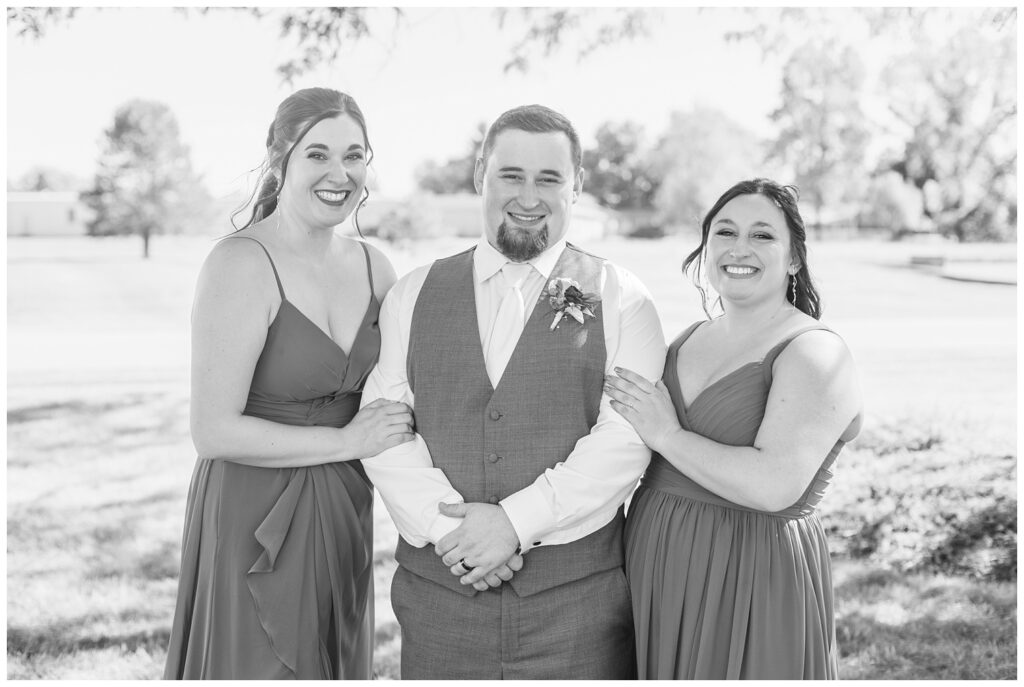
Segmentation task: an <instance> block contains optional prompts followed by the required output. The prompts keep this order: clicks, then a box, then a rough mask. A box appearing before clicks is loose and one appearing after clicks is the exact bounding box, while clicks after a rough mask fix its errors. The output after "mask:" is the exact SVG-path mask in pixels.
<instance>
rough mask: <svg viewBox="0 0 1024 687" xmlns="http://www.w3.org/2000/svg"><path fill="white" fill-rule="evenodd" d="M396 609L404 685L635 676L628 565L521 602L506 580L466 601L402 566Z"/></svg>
mask: <svg viewBox="0 0 1024 687" xmlns="http://www.w3.org/2000/svg"><path fill="white" fill-rule="evenodd" d="M391 604H392V607H393V608H394V610H395V616H396V617H397V618H398V622H399V625H401V628H402V679H403V680H410V679H413V680H416V679H430V680H468V679H475V680H501V679H505V680H534V679H547V680H571V679H588V680H602V679H610V680H628V679H633V678H635V677H636V649H635V646H634V640H633V615H632V607H631V604H630V598H629V591H628V587H627V585H626V578H625V574H624V572H623V570H622V568H613V569H611V570H606V571H603V572H599V573H596V574H594V575H591V576H589V577H586V578H583V579H582V580H576V581H575V582H570V583H567V584H563V585H560V586H558V587H554V588H552V589H548V590H545V591H542V592H539V593H537V594H533V595H531V596H527V597H520V596H519V595H518V594H516V593H515V591H514V590H513V589H512V587H511V586H510V585H509V584H507V583H506V584H503V585H502V586H501V587H499V588H497V589H490V590H488V591H486V592H480V593H478V594H476V595H475V596H466V595H463V594H459V593H457V592H453V591H451V590H449V589H446V588H445V587H442V586H441V585H438V584H435V583H433V582H431V581H429V580H427V579H424V578H422V577H420V576H418V575H415V574H413V573H410V572H409V571H408V570H406V569H405V568H403V567H401V566H400V567H399V568H398V570H397V571H396V572H395V577H394V580H393V582H392V585H391Z"/></svg>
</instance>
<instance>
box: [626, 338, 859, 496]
mask: <svg viewBox="0 0 1024 687" xmlns="http://www.w3.org/2000/svg"><path fill="white" fill-rule="evenodd" d="M620 374H621V375H622V376H621V377H619V378H615V377H613V378H610V380H609V383H610V385H611V386H612V389H614V391H613V392H612V393H613V397H614V398H615V399H616V401H615V402H614V404H615V408H616V410H618V411H619V412H620V413H621V414H622V415H623V417H625V418H626V419H627V420H629V421H630V422H631V423H632V424H633V425H634V427H636V429H637V432H638V433H639V434H640V436H641V437H642V438H643V439H644V441H645V442H649V443H648V445H649V446H650V447H651V448H652V449H653V450H655V451H657V452H658V453H660V454H661V455H662V456H664V457H665V458H666V459H667V460H668V461H669V462H670V463H672V465H674V466H675V467H676V468H677V469H678V470H679V471H680V472H682V473H683V474H685V475H686V476H688V477H690V478H691V479H692V480H694V481H695V482H697V483H698V484H700V485H701V486H703V487H705V488H706V489H709V490H710V491H712V492H714V493H716V494H718V495H720V496H722V497H724V498H727V499H729V500H730V501H733V502H734V503H737V504H739V505H742V506H746V507H749V508H755V509H757V510H763V511H769V512H774V511H779V510H782V509H784V508H787V507H788V506H790V505H792V504H793V503H795V502H796V500H797V499H799V498H800V495H801V494H802V493H803V491H804V489H806V488H807V485H808V484H809V483H810V482H811V480H812V479H813V478H814V474H815V473H816V472H817V470H818V468H819V467H820V465H821V462H822V461H823V460H824V458H825V456H826V455H828V452H829V451H830V450H831V449H832V447H833V446H834V445H835V443H836V441H838V439H839V437H840V436H842V434H843V431H844V430H845V429H846V428H847V426H849V424H850V422H851V421H852V420H853V419H854V418H855V417H856V416H857V414H858V413H859V412H860V408H861V394H860V385H859V383H858V381H857V375H856V370H855V368H854V365H853V359H852V358H851V356H850V353H849V351H848V350H847V348H846V346H845V345H844V344H843V342H842V341H841V340H840V339H839V338H838V337H836V336H835V335H834V334H831V333H830V332H827V331H824V330H815V331H811V332H807V333H805V334H802V335H800V336H798V337H797V338H796V339H794V340H793V342H792V343H790V344H789V346H787V347H786V348H785V350H783V352H782V353H781V354H780V355H779V357H778V358H777V359H776V361H775V366H774V369H773V379H772V388H771V391H770V393H769V396H768V404H767V407H766V409H765V415H764V419H763V420H762V422H761V427H760V429H759V430H758V433H757V437H756V438H755V439H754V445H753V446H752V447H749V446H727V445H724V444H719V443H717V442H715V441H712V440H710V439H707V438H705V437H702V436H700V435H699V434H695V433H693V432H687V431H686V430H684V429H683V428H682V427H680V426H679V422H678V420H677V419H676V414H675V410H674V408H673V407H672V401H671V399H670V397H669V395H668V390H667V389H666V388H665V387H664V385H663V384H662V383H661V382H660V381H659V382H658V383H657V385H653V384H651V383H650V382H647V381H646V380H643V379H642V378H640V377H638V376H637V375H634V374H633V373H631V372H629V371H628V370H624V371H623V372H622V373H620ZM627 404H628V405H632V406H633V408H629V407H628V405H627Z"/></svg>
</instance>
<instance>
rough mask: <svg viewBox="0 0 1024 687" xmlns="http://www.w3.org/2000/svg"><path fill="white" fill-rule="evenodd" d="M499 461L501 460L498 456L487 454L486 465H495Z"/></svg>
mask: <svg viewBox="0 0 1024 687" xmlns="http://www.w3.org/2000/svg"><path fill="white" fill-rule="evenodd" d="M500 459H501V456H499V455H498V454H496V453H488V454H487V462H488V463H497V462H498V461H499V460H500Z"/></svg>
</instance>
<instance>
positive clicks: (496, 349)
mask: <svg viewBox="0 0 1024 687" xmlns="http://www.w3.org/2000/svg"><path fill="white" fill-rule="evenodd" d="M532 271H533V266H532V265H530V264H528V263H522V264H518V263H513V262H508V263H505V266H504V267H502V268H501V276H502V278H503V279H504V282H505V284H504V295H503V296H502V298H501V303H500V304H499V305H498V312H497V313H496V314H495V316H494V321H493V324H492V325H491V335H490V336H489V337H488V339H487V350H486V351H484V364H485V366H486V368H487V376H488V378H490V380H491V386H492V387H495V388H497V386H498V381H499V380H500V379H501V375H502V374H503V373H504V372H505V366H507V365H508V361H509V358H511V357H512V351H514V350H515V348H516V343H518V342H519V336H520V335H521V334H522V333H523V327H524V326H525V325H526V315H525V312H526V308H525V305H524V303H523V292H522V286H523V282H524V281H526V278H527V277H528V276H529V275H530V272H532Z"/></svg>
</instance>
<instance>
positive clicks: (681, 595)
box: [625, 323, 859, 679]
mask: <svg viewBox="0 0 1024 687" xmlns="http://www.w3.org/2000/svg"><path fill="white" fill-rule="evenodd" d="M698 325H699V323H698V324H695V325H693V326H691V327H690V328H689V329H687V330H686V331H685V332H683V334H682V335H680V336H679V338H677V339H676V340H675V341H674V342H673V343H672V345H671V346H669V350H668V357H667V361H666V363H665V372H664V375H663V377H662V380H663V381H664V383H665V385H666V386H667V387H668V390H669V393H670V395H671V397H672V401H673V403H674V405H675V407H676V414H677V415H678V417H679V421H680V423H681V424H682V426H683V428H684V429H686V430H688V431H692V432H696V433H697V434H700V435H702V436H704V437H707V438H709V439H711V440H713V441H716V442H719V443H722V444H728V445H731V446H752V445H753V443H754V438H755V437H756V436H757V431H758V429H759V427H760V425H761V420H762V418H763V417H764V412H765V406H766V404H767V401H768V392H769V390H770V389H771V384H772V364H773V363H774V362H775V359H776V357H777V356H778V355H779V353H780V352H781V351H782V350H783V349H784V348H785V347H786V345H788V344H789V342H790V341H792V340H793V339H794V338H796V336H799V335H800V334H802V333H804V332H805V331H809V330H811V329H824V328H825V327H823V326H821V325H816V326H812V327H809V328H807V329H804V330H800V331H798V332H796V333H795V334H793V335H792V336H790V337H788V338H787V339H785V340H784V341H781V342H780V343H779V344H777V345H776V346H775V347H773V348H772V349H771V350H770V351H769V352H768V354H767V355H766V356H765V357H764V359H763V360H761V361H759V362H752V363H747V364H746V365H743V366H741V367H740V368H738V369H736V370H734V371H732V372H730V373H729V374H727V375H726V376H725V377H722V378H721V379H719V380H717V381H715V382H713V383H712V384H711V385H710V386H708V387H707V388H706V389H705V390H704V391H702V392H701V393H700V394H699V395H698V396H697V397H696V398H695V399H693V402H692V403H691V404H690V407H689V408H687V407H685V405H684V403H683V398H682V393H681V392H680V388H679V379H678V377H677V375H676V369H677V368H676V361H677V359H678V355H679V348H680V346H682V344H683V342H684V341H686V339H687V337H689V335H690V334H691V333H692V332H693V331H694V330H695V329H696V328H697V326H698ZM858 429H859V418H858V419H856V420H854V422H853V423H851V425H850V427H849V428H847V430H846V431H845V432H844V434H843V436H842V437H841V438H840V439H839V441H837V442H836V444H835V446H834V447H833V448H832V450H831V451H829V453H828V455H827V456H825V457H824V459H823V461H822V464H821V467H820V468H819V469H818V472H817V474H816V475H815V476H814V479H813V480H811V483H810V484H809V485H808V486H807V489H806V490H805V491H804V493H803V495H802V496H801V497H800V498H799V500H797V502H796V503H794V504H793V505H792V506H790V507H788V508H786V509H785V510H782V511H778V512H774V513H768V512H762V511H757V510H752V509H750V508H746V507H744V506H740V505H738V504H736V503H733V502H731V501H729V500H727V499H725V498H723V497H721V496H718V495H717V494H714V493H712V492H710V491H708V490H707V489H705V488H704V487H702V486H700V485H699V484H697V483H696V482H694V481H693V480H691V479H689V478H688V477H686V476H685V475H683V474H682V473H681V472H679V471H678V470H676V468H675V467H673V466H672V465H671V464H670V463H669V462H668V461H667V460H665V459H664V458H663V457H662V456H660V455H658V454H655V455H654V456H653V457H652V460H651V464H650V466H649V468H648V469H647V472H646V473H645V474H644V478H643V480H642V481H641V484H640V487H639V488H638V489H637V492H636V494H635V495H634V496H633V500H632V504H631V506H630V510H629V515H628V516H627V519H626V530H625V543H626V576H627V578H628V580H629V587H630V592H631V595H632V602H633V616H634V623H635V627H636V643H637V662H638V676H639V677H640V678H641V679H736V678H749V679H799V678H803V679H835V678H837V677H838V656H837V650H836V633H835V622H834V618H833V604H832V572H831V564H830V561H829V552H828V545H827V542H826V537H825V532H824V530H823V529H822V526H821V521H820V520H819V519H818V516H817V515H816V514H815V508H816V506H817V504H818V503H819V502H820V500H821V498H822V495H823V493H824V491H825V489H826V487H827V486H828V484H829V482H830V481H831V480H832V466H833V463H834V462H835V459H836V456H837V455H838V454H839V451H840V450H841V449H842V447H843V446H844V444H845V443H846V442H847V441H849V440H850V439H852V438H853V437H854V436H855V435H856V433H857V430H858Z"/></svg>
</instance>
